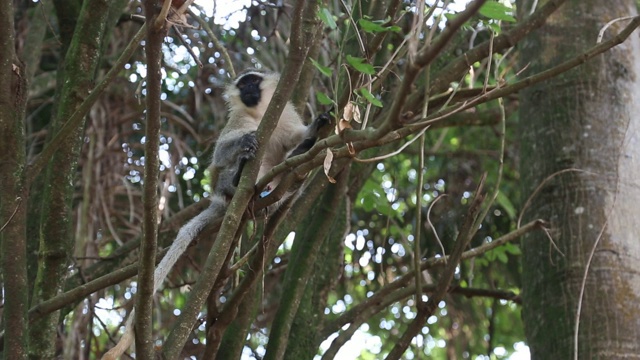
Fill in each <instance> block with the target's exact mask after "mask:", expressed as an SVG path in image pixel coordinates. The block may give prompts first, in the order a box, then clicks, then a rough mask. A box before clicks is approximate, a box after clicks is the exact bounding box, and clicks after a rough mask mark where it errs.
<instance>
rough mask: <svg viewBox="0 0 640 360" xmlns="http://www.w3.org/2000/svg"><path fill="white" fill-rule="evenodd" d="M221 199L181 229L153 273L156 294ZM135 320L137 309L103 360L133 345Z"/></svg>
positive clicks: (215, 211)
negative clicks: (118, 339)
mask: <svg viewBox="0 0 640 360" xmlns="http://www.w3.org/2000/svg"><path fill="white" fill-rule="evenodd" d="M216 200H219V199H215V198H214V199H212V203H211V206H209V207H208V208H207V209H205V210H204V211H203V212H201V213H200V214H198V215H197V216H196V217H194V218H193V219H191V220H190V221H189V222H188V223H187V224H186V225H184V226H183V227H182V228H180V231H178V236H176V240H175V241H174V242H173V244H171V247H170V248H169V251H168V252H167V254H166V255H165V256H164V257H163V258H162V261H160V263H159V264H158V266H157V267H156V270H155V271H154V273H153V292H154V293H155V292H156V291H158V289H159V288H160V285H162V283H163V282H164V279H165V278H166V277H167V275H168V274H169V271H171V268H173V265H175V264H176V262H177V261H178V259H179V258H180V256H182V254H184V252H185V251H186V250H187V247H188V246H189V244H191V242H192V241H193V240H194V239H195V238H196V236H198V234H199V233H200V232H201V231H202V229H203V228H204V227H205V226H206V225H207V224H208V223H209V222H210V221H211V220H212V219H215V218H216V213H217V212H218V211H219V206H218V205H219V201H216ZM134 318H135V309H134V310H132V311H131V313H130V314H129V318H128V319H127V323H126V325H125V330H124V334H123V335H122V338H121V339H120V341H118V343H117V344H116V345H115V346H114V347H113V348H111V350H109V351H107V352H106V353H105V354H104V355H103V356H102V360H116V359H118V358H119V357H120V356H122V354H124V352H125V351H127V349H128V348H129V347H130V346H131V344H133V340H134V339H135V332H134V330H133V319H134Z"/></svg>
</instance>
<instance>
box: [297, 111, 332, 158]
mask: <svg viewBox="0 0 640 360" xmlns="http://www.w3.org/2000/svg"><path fill="white" fill-rule="evenodd" d="M332 111H333V109H331V110H329V111H327V112H324V113H322V114H320V115H318V117H317V118H316V119H315V120H313V122H312V123H311V124H309V126H307V133H306V135H305V138H304V139H303V140H302V142H301V143H300V144H298V146H297V147H295V148H294V149H293V150H292V151H291V152H290V153H289V156H288V157H292V156H296V155H300V154H304V153H306V152H307V151H309V149H311V147H312V146H313V145H315V143H316V141H317V140H318V136H319V133H320V132H321V130H323V129H324V128H325V127H326V126H328V125H330V124H331V119H332V117H331V112H332Z"/></svg>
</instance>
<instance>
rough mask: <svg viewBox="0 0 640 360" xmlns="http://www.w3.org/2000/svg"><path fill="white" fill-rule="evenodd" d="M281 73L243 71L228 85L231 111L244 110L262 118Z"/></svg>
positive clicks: (227, 90)
mask: <svg viewBox="0 0 640 360" xmlns="http://www.w3.org/2000/svg"><path fill="white" fill-rule="evenodd" d="M279 78H280V75H279V74H278V73H272V72H261V71H256V70H251V71H245V72H243V73H241V74H240V75H239V76H238V77H237V78H236V80H235V81H234V82H233V83H231V84H230V85H228V86H227V89H226V91H225V96H226V97H227V103H228V106H229V111H230V112H236V111H242V112H244V113H247V114H250V115H251V116H252V117H254V118H256V119H261V118H262V116H263V115H264V113H265V111H266V110H267V106H268V105H269V102H270V101H271V98H272V97H273V92H274V91H275V88H276V86H277V85H278V79H279Z"/></svg>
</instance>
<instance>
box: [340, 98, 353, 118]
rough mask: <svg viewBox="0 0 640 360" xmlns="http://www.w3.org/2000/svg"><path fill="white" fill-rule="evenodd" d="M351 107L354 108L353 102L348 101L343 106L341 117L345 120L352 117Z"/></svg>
mask: <svg viewBox="0 0 640 360" xmlns="http://www.w3.org/2000/svg"><path fill="white" fill-rule="evenodd" d="M353 108H354V106H353V103H352V102H348V103H347V105H345V107H344V111H343V113H342V118H343V119H345V120H347V121H351V119H353Z"/></svg>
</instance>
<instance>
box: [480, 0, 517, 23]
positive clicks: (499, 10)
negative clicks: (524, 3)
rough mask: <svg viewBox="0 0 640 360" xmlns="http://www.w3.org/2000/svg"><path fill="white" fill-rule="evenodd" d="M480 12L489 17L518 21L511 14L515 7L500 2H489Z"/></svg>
mask: <svg viewBox="0 0 640 360" xmlns="http://www.w3.org/2000/svg"><path fill="white" fill-rule="evenodd" d="M478 12H479V13H480V15H482V16H486V17H488V18H489V19H494V20H504V21H508V22H516V19H515V18H514V17H513V16H512V15H510V14H513V9H511V8H509V7H507V6H505V5H502V4H501V3H499V2H494V1H491V2H487V3H486V4H484V5H482V7H481V8H480V11H478Z"/></svg>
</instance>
